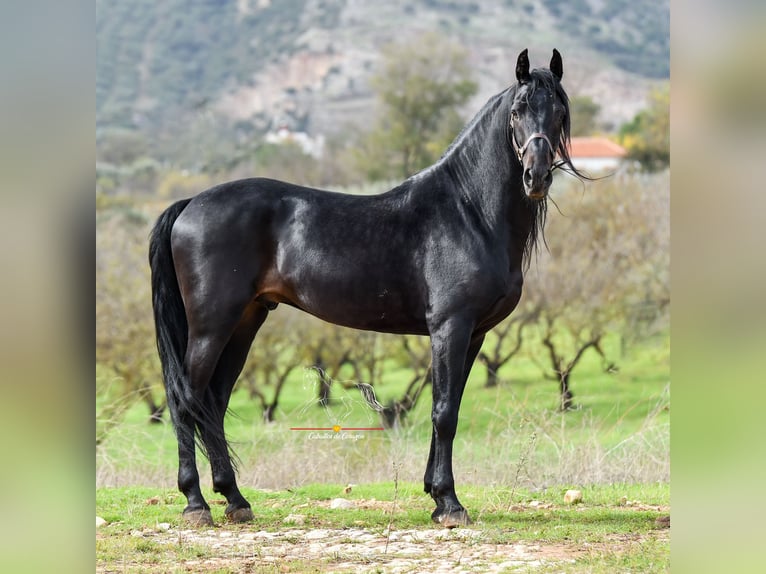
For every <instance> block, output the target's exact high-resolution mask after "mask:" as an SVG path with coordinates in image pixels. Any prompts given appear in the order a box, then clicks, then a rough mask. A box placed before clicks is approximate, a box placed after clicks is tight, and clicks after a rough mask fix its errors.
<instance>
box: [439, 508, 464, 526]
mask: <svg viewBox="0 0 766 574" xmlns="http://www.w3.org/2000/svg"><path fill="white" fill-rule="evenodd" d="M434 520H435V521H436V522H438V523H439V524H441V525H442V526H444V528H455V527H456V526H468V525H470V524H473V521H472V520H471V518H470V517H469V516H468V512H466V511H465V510H464V509H461V510H453V511H452V512H445V513H443V514H440V515H438V516H436V517H434Z"/></svg>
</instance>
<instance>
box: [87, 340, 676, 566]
mask: <svg viewBox="0 0 766 574" xmlns="http://www.w3.org/2000/svg"><path fill="white" fill-rule="evenodd" d="M611 343H612V347H613V348H612V349H611V355H612V356H613V357H614V356H617V361H616V362H617V364H618V366H619V370H618V371H617V372H616V373H612V374H608V373H605V372H604V370H603V368H602V362H601V358H600V357H597V356H592V357H589V358H588V359H587V360H584V363H583V364H582V367H581V368H579V369H578V370H577V371H576V372H575V375H574V376H573V380H572V389H573V391H574V393H575V404H576V405H577V408H576V410H574V411H571V412H568V413H560V412H558V411H557V405H558V400H557V389H556V385H555V383H553V382H550V381H546V380H542V378H541V376H540V370H539V367H537V366H536V365H535V364H534V363H532V362H531V361H529V360H526V359H524V358H522V359H521V360H519V361H516V362H515V363H513V364H512V365H509V366H508V367H507V368H505V369H504V370H502V371H501V373H500V375H501V377H500V378H501V384H500V385H499V386H498V387H496V388H492V389H486V388H484V387H483V386H482V385H483V377H484V373H483V369H482V368H481V366H479V365H477V366H476V367H475V368H474V372H473V373H472V376H471V380H469V383H468V388H467V390H466V393H465V396H464V399H463V405H462V408H461V416H460V425H459V428H458V436H457V439H456V444H455V454H454V459H455V478H456V484H457V492H458V495H459V496H460V498H461V501H462V502H463V504H464V505H465V506H466V508H467V509H468V510H469V512H470V514H471V516H472V518H473V519H474V521H475V525H474V526H472V527H470V528H468V529H463V530H466V531H470V532H475V533H476V536H477V537H478V538H476V539H472V542H471V543H470V544H468V543H467V542H466V541H463V542H460V541H457V542H456V541H454V540H452V541H451V539H450V540H446V541H441V542H443V543H444V544H452V543H454V544H460V546H459V547H456V548H459V551H460V552H463V551H464V550H465V551H468V550H467V549H470V548H474V550H475V552H476V556H475V557H474V558H475V559H471V560H469V561H467V562H466V561H464V563H463V565H462V566H461V567H465V568H468V570H466V571H519V570H516V569H514V568H515V566H514V567H513V568H512V567H511V566H507V568H505V567H502V568H500V567H499V569H496V568H495V566H497V565H498V564H500V565H502V564H504V562H502V559H503V557H502V556H500V557H496V559H495V558H492V556H493V555H492V554H491V551H490V550H487V549H488V548H490V547H492V548H502V549H505V550H503V551H504V552H506V551H507V552H511V551H512V550H513V551H514V552H520V553H522V554H523V551H524V549H527V550H528V549H529V548H537V547H540V548H542V550H540V552H542V553H543V554H545V553H546V552H549V553H551V554H550V556H548V558H549V559H548V560H542V561H538V562H539V563H538V562H534V561H528V562H525V563H524V564H526V565H527V566H524V567H530V568H531V566H529V565H530V564H533V562H534V569H533V570H534V571H535V572H549V571H550V572H554V571H555V572H622V571H631V572H663V571H666V570H667V569H668V564H669V550H668V549H669V536H668V534H667V533H668V531H667V530H664V529H661V528H659V527H658V526H657V523H656V520H657V518H658V517H659V516H661V515H665V514H668V513H669V498H670V493H669V484H668V481H669V478H670V462H669V459H670V455H669V442H670V438H669V416H670V415H669V410H670V394H669V360H668V359H669V358H668V338H667V336H666V335H663V336H658V337H656V338H654V339H652V340H648V341H645V342H643V343H642V344H641V345H640V346H635V347H632V348H630V349H629V352H627V353H625V355H624V356H622V357H619V356H618V355H616V354H615V352H614V349H615V348H616V343H615V342H611ZM102 376H107V375H103V374H102ZM406 380H407V373H405V372H398V371H396V370H395V369H393V368H391V369H386V370H385V378H384V380H383V382H382V383H381V384H379V385H378V386H377V388H376V390H377V393H378V398H379V400H380V402H382V403H384V404H385V403H386V401H387V400H388V399H390V398H393V397H398V396H399V395H400V394H401V392H402V390H403V385H404V384H405V383H406ZM102 382H103V381H102ZM314 382H315V381H314V377H313V375H312V373H311V372H310V371H304V372H296V375H295V377H294V378H293V379H292V380H290V381H289V382H288V384H287V387H286V390H285V393H284V395H283V399H282V400H281V402H280V405H281V407H280V410H279V412H278V415H277V419H278V420H277V422H276V423H273V424H265V423H263V422H262V421H261V417H260V413H259V412H258V406H257V404H256V402H255V401H251V400H250V399H249V398H248V397H247V395H246V393H245V391H243V390H242V391H237V392H235V394H234V396H233V398H232V405H231V407H232V415H231V416H230V417H229V419H228V423H227V430H228V433H229V435H230V437H231V439H232V441H233V443H234V445H235V450H236V452H237V453H238V455H239V458H240V474H239V476H240V484H241V485H242V487H243V492H244V494H245V496H246V497H248V499H249V500H250V501H251V503H252V504H253V508H254V511H255V514H256V519H255V522H254V523H253V524H251V525H245V526H239V525H236V526H235V525H226V524H224V525H223V526H221V528H216V530H215V534H210V535H209V536H208V537H207V538H205V537H204V536H203V535H202V534H195V533H193V532H191V531H185V530H183V528H184V527H183V525H182V524H181V523H180V520H179V518H180V512H181V510H182V509H183V506H184V500H183V497H182V496H181V495H180V494H179V493H177V492H176V490H175V472H176V446H175V438H174V436H173V432H172V428H171V427H170V425H169V424H160V425H149V424H147V413H146V411H145V407H144V406H143V405H136V407H134V408H131V409H130V410H129V411H128V412H127V414H126V415H125V418H124V420H122V421H121V422H120V423H119V424H118V425H116V426H115V428H114V429H113V430H112V431H111V433H110V434H109V436H108V437H107V440H106V441H105V442H104V443H103V444H102V445H100V446H99V448H98V450H97V453H96V482H97V491H96V511H97V514H98V515H99V516H101V517H102V518H104V519H105V520H106V521H107V524H106V525H105V526H103V527H101V528H99V529H98V531H97V541H96V550H97V560H98V568H99V570H100V571H104V572H107V571H108V572H112V571H118V572H123V571H157V572H161V571H172V568H170V567H169V565H171V564H172V565H173V568H176V569H177V571H205V572H215V571H219V572H280V571H282V572H302V571H309V572H325V571H333V572H335V571H337V572H352V571H361V572H375V571H381V572H388V571H431V570H429V568H430V567H426V566H424V564H425V565H427V564H428V563H429V562H427V560H437V562H438V560H440V559H441V558H439V557H438V552H439V548H441V546H439V545H438V544H436V543H433V544H431V542H429V540H428V536H431V534H428V533H432V532H435V531H438V530H437V529H434V527H433V526H434V525H433V524H432V523H431V521H430V512H431V510H432V502H431V500H430V498H429V497H428V496H427V495H425V494H423V493H422V486H421V484H422V482H421V481H422V474H423V470H424V466H425V462H426V457H427V453H428V441H429V440H430V420H429V410H430V398H429V397H428V396H424V397H423V398H422V399H421V401H420V403H419V404H418V406H417V408H416V409H415V411H414V412H413V413H411V416H410V424H408V425H407V426H405V427H403V428H399V429H393V430H385V431H341V432H340V433H333V432H332V431H326V432H324V433H318V435H319V436H318V435H317V434H312V433H308V432H305V431H294V430H290V429H291V427H313V426H320V427H332V426H333V425H339V426H341V427H344V428H348V427H372V426H378V425H379V422H380V421H379V419H378V418H377V415H376V414H375V413H373V412H372V411H370V409H369V408H367V407H366V406H364V404H363V402H362V401H361V398H360V397H359V396H358V395H354V394H353V393H352V392H351V391H347V392H343V393H338V394H337V395H336V401H335V403H334V404H333V405H332V406H331V408H330V409H328V410H323V409H321V408H319V407H318V406H316V405H315V404H313V403H312V398H313V397H314V396H315V392H314V386H313V385H314ZM328 437H329V438H328ZM199 466H200V471H201V473H200V474H201V476H202V477H203V485H205V486H207V487H208V490H207V491H206V496H207V497H208V500H209V501H210V502H211V504H213V517H214V519H215V520H216V523H217V524H219V523H221V521H222V516H223V508H224V507H223V506H221V505H220V502H222V501H221V498H220V497H219V496H218V495H214V494H213V493H212V492H210V490H209V485H210V478H209V477H210V474H209V469H208V467H207V463H206V462H205V461H204V460H201V461H199ZM395 480H396V485H395V482H394V481H395ZM347 484H353V485H354V486H353V488H352V490H351V493H349V494H344V493H343V488H344V486H345V485H347ZM570 488H577V489H580V490H581V491H582V492H583V498H584V503H583V504H579V505H576V506H568V505H566V504H564V502H563V495H564V492H565V491H566V490H567V489H570ZM336 497H342V498H349V499H350V500H353V501H354V503H355V507H354V508H353V509H347V510H334V509H330V508H329V504H328V503H329V500H331V499H333V498H336ZM296 513H298V514H301V515H303V516H304V519H303V520H305V524H304V525H303V526H302V527H301V528H300V529H298V530H297V531H296V532H297V533H293V534H287V533H286V531H287V532H288V533H289V532H292V530H290V529H291V528H294V526H288V525H286V524H285V522H284V520H285V519H286V518H287V517H288V516H289V515H291V514H296ZM158 525H162V528H161V529H160V530H158ZM301 529H302V530H301ZM317 529H319V530H318V531H319V532H320V533H321V531H322V529H327V536H328V539H333V540H336V542H337V543H338V544H339V545H340V546H338V548H340V549H341V550H339V551H338V552H339V553H340V554H338V556H340V557H341V558H342V557H343V556H346V557H348V556H351V558H350V559H349V561H346V562H344V561H343V560H341V558H338V557H335V558H333V557H328V556H325V555H324V554H321V553H320V554H317V555H312V556H313V558H311V559H310V560H309V561H308V562H306V561H302V559H300V558H299V557H295V556H293V555H292V554H291V553H290V552H289V550H290V549H291V548H292V547H293V546H295V547H300V548H303V547H306V548H309V547H310V544H309V542H310V541H308V540H303V538H301V537H310V534H309V533H308V532H309V531H317ZM354 529H357V530H358V529H364V530H365V532H366V534H360V535H359V536H362V537H364V536H368V535H369V536H372V537H373V539H371V540H373V542H371V544H374V543H375V540H377V542H379V543H381V544H382V542H381V541H385V542H386V547H387V548H388V543H389V542H391V541H390V540H389V538H390V537H391V534H390V533H391V532H392V531H396V532H405V533H409V534H406V536H415V537H416V538H418V537H421V538H422V537H424V538H423V540H424V541H423V545H424V546H422V547H418V548H420V550H422V554H423V555H424V556H425V557H426V558H424V560H426V562H425V563H423V564H420V565H418V564H416V563H415V564H411V565H410V566H409V567H411V568H412V569H411V570H407V569H406V567H404V566H403V568H405V569H403V570H398V569H397V566H396V564H395V563H393V562H390V560H389V558H390V559H391V560H393V558H391V557H393V556H398V555H401V553H402V552H405V553H406V552H417V551H418V550H417V548H416V549H415V550H413V549H411V548H409V549H402V548H398V547H397V546H396V544H399V543H400V541H394V542H391V544H392V546H391V549H392V552H393V553H392V554H391V555H390V556H388V555H383V554H380V553H378V554H375V555H373V556H372V557H370V556H367V555H364V556H362V554H359V552H358V548H357V547H355V546H353V545H351V546H348V547H347V546H344V544H346V543H348V544H351V542H348V540H346V538H348V537H349V536H351V534H353V533H354V532H355V530H354ZM458 530H460V529H458ZM259 531H264V532H266V533H269V532H276V533H280V534H279V536H282V537H284V536H287V538H288V539H289V540H286V541H285V540H282V542H281V543H283V545H282V546H278V547H275V546H274V544H275V543H274V544H265V545H260V546H258V549H259V550H258V552H257V553H256V554H257V555H256V556H255V557H252V556H250V554H248V553H251V551H253V548H252V546H253V544H255V542H253V540H251V539H249V538H243V537H246V536H247V535H248V533H250V534H252V533H253V532H259ZM343 532H347V534H346V535H344V534H343ZM349 532H350V533H351V534H348V533H349ZM413 532H415V533H419V534H417V535H415V534H411V533H413ZM142 533H143V534H142ZM223 533H228V534H227V535H226V536H224V535H223ZM211 536H212V538H211ZM263 536H264V537H265V536H267V534H263ZM275 536H276V534H275ZM344 536H345V538H344ZM354 536H355V534H354ZM450 536H453V535H450ZM454 536H459V535H457V534H455V535H454ZM195 537H202V538H200V539H197V538H195ZM221 537H223V538H225V540H223V538H221ZM291 537H292V538H291ZM352 538H353V536H352ZM229 539H231V540H229ZM243 539H246V540H248V542H247V548H248V549H247V550H242V548H243V547H242V546H241V545H237V544H239V542H242V540H243ZM182 540H183V541H185V542H183V543H182ZM280 540H281V539H280ZM290 540H293V542H290ZM418 540H420V538H418ZM344 541H345V542H344ZM272 542H273V541H272ZM441 542H440V544H441ZM227 544H230V545H229V546H227ZM290 544H292V546H290ZM285 545H287V546H285ZM307 545H308V546H307ZM514 545H517V546H518V548H517V547H516V546H514ZM519 545H520V546H519ZM217 549H218V550H217ZM456 551H457V550H456ZM492 552H494V551H492ZM243 553H244V554H247V556H250V558H248V560H245V561H244V562H243V560H242V559H243V556H244V554H243ZM226 556H229V557H232V558H231V560H229V559H228V558H226V559H224V558H225V557H226ZM268 556H272V557H273V556H282V557H283V558H282V559H280V560H279V563H278V564H276V565H275V564H273V563H271V562H268V561H267V557H268ZM216 557H218V558H220V559H218V558H216ZM505 558H507V556H506V557H505ZM445 559H446V558H445ZM413 560H414V558H413ZM482 560H483V561H482ZM509 560H510V559H509ZM506 561H507V562H508V564H510V563H511V561H508V560H506ZM437 562H434V564H436V563H437ZM522 566H523V564H522ZM522 566H519V567H522ZM280 568H281V569H280ZM471 568H473V569H471ZM504 568H505V569H504ZM434 570H436V568H435V567H434ZM521 571H524V570H521Z"/></svg>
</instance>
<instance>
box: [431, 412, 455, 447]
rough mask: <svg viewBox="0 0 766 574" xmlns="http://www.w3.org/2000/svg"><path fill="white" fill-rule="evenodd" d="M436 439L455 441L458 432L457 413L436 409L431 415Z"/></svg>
mask: <svg viewBox="0 0 766 574" xmlns="http://www.w3.org/2000/svg"><path fill="white" fill-rule="evenodd" d="M431 422H432V423H433V427H434V431H436V437H437V438H438V439H440V440H453V439H454V438H455V434H456V432H457V412H451V411H450V410H448V409H434V412H433V413H432V414H431Z"/></svg>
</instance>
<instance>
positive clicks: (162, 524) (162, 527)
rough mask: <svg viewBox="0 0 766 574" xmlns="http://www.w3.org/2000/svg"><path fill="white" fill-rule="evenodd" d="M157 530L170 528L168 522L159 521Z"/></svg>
mask: <svg viewBox="0 0 766 574" xmlns="http://www.w3.org/2000/svg"><path fill="white" fill-rule="evenodd" d="M157 530H162V531H163V532H166V531H168V530H170V523H169V522H160V523H159V524H157Z"/></svg>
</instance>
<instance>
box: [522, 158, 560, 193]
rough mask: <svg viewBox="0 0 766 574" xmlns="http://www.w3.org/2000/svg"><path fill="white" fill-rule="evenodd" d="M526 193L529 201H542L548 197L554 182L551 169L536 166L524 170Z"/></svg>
mask: <svg viewBox="0 0 766 574" xmlns="http://www.w3.org/2000/svg"><path fill="white" fill-rule="evenodd" d="M523 179H524V192H525V193H526V194H527V197H528V198H529V199H534V200H538V201H539V200H542V199H545V198H546V197H547V196H548V189H549V188H550V187H551V183H552V182H553V172H552V171H551V169H550V167H543V166H538V165H534V166H532V167H531V168H526V169H525V170H524V177H523Z"/></svg>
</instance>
